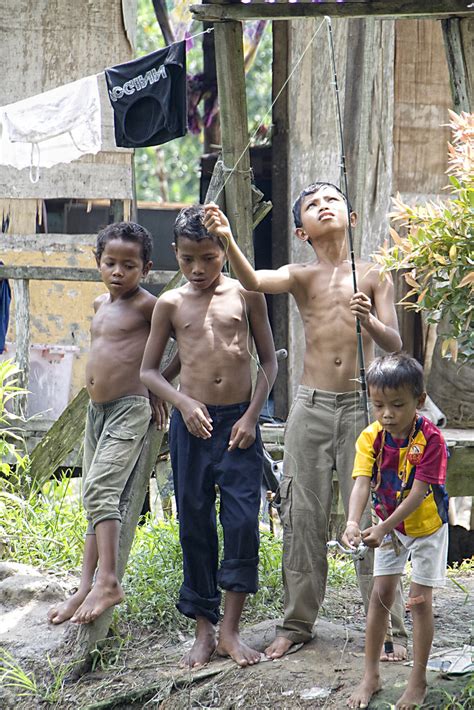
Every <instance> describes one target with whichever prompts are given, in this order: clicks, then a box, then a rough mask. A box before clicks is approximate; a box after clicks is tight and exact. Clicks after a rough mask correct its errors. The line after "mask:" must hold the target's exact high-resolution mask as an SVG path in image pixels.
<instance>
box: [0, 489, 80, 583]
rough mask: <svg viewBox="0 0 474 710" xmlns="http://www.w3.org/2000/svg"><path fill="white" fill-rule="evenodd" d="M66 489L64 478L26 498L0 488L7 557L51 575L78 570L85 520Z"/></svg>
mask: <svg viewBox="0 0 474 710" xmlns="http://www.w3.org/2000/svg"><path fill="white" fill-rule="evenodd" d="M69 489H70V479H69V478H68V477H66V476H65V477H63V478H62V480H61V481H51V482H50V483H48V484H47V485H46V486H45V487H44V488H43V489H42V490H41V491H36V490H34V489H32V490H31V491H30V493H29V494H28V496H27V497H21V496H19V495H15V494H14V493H12V492H10V491H9V490H6V489H3V490H2V489H0V521H1V522H0V538H1V540H2V542H3V546H4V548H5V549H6V550H8V557H10V558H11V559H13V560H15V561H16V562H21V563H23V564H30V565H33V566H35V567H40V568H42V569H45V570H50V571H54V572H61V571H63V572H66V571H69V570H74V569H77V568H80V565H81V560H82V546H83V541H84V533H85V530H86V520H85V517H84V514H83V511H82V509H81V505H80V502H79V501H78V500H77V497H76V496H71V495H70V492H69ZM4 556H5V555H4Z"/></svg>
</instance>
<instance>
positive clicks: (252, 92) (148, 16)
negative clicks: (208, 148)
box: [135, 0, 272, 203]
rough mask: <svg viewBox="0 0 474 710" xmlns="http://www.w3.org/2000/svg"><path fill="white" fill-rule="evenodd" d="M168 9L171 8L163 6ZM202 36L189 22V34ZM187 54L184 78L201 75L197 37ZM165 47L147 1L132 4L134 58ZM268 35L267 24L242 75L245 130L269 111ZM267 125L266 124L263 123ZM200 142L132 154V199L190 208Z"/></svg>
mask: <svg viewBox="0 0 474 710" xmlns="http://www.w3.org/2000/svg"><path fill="white" fill-rule="evenodd" d="M168 6H169V8H170V9H171V8H172V6H173V3H172V2H168ZM201 31H202V24H201V23H200V22H193V24H192V26H191V33H192V34H195V33H198V32H201ZM194 43H195V44H194V46H193V47H192V48H191V49H190V50H189V51H188V53H187V72H188V74H190V75H194V74H197V73H199V72H202V70H203V57H202V37H198V38H197V39H195V40H194ZM164 46H165V42H164V39H163V36H162V34H161V30H160V27H159V25H158V22H157V20H156V16H155V11H154V9H153V4H152V2H151V0H139V2H138V29H137V52H136V54H137V56H143V55H144V54H148V53H149V52H153V51H155V50H157V49H160V48H162V47H164ZM271 69H272V32H271V23H268V25H267V27H266V28H265V31H264V33H263V36H262V39H261V41H260V45H259V48H258V51H257V56H256V58H255V61H254V63H253V65H252V67H251V69H250V71H249V72H248V74H247V108H248V117H249V130H251V131H253V130H255V128H256V127H257V126H258V125H259V123H260V121H261V120H262V116H264V115H265V113H266V112H267V110H268V109H269V107H270V105H271V81H272V78H271ZM267 120H269V119H267ZM202 152H203V136H202V133H201V134H199V135H196V134H192V133H188V135H186V136H184V137H183V138H178V139H176V140H174V141H170V142H169V143H165V144H164V145H162V146H158V147H150V148H140V149H138V150H136V151H135V173H136V183H137V198H138V199H139V200H147V201H156V202H190V203H192V202H196V201H197V200H198V199H199V178H200V158H201V155H202Z"/></svg>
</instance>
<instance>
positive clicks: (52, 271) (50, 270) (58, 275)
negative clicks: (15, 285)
mask: <svg viewBox="0 0 474 710" xmlns="http://www.w3.org/2000/svg"><path fill="white" fill-rule="evenodd" d="M175 274H176V272H175V271H150V273H149V274H148V276H147V277H146V278H144V279H143V281H142V283H144V284H163V283H168V282H169V281H170V279H172V278H173V276H175ZM0 279H29V280H31V281H102V279H101V277H100V274H99V272H98V271H97V269H87V268H84V267H74V268H72V267H62V266H0Z"/></svg>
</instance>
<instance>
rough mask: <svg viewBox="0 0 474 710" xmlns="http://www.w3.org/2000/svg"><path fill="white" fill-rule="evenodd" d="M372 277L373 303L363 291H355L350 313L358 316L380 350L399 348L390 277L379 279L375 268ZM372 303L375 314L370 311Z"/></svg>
mask: <svg viewBox="0 0 474 710" xmlns="http://www.w3.org/2000/svg"><path fill="white" fill-rule="evenodd" d="M373 278H374V284H373V304H372V301H371V300H370V298H369V297H368V296H367V295H366V294H365V293H362V292H359V293H356V294H354V296H353V297H352V298H351V302H350V307H351V311H352V314H353V315H354V316H356V317H358V318H359V320H360V322H361V325H362V327H363V328H364V329H365V330H366V331H367V333H369V335H370V336H371V338H372V340H373V341H374V342H375V343H376V345H378V346H379V347H380V348H382V350H385V352H395V351H398V350H401V349H402V339H401V338H400V334H399V332H398V321H397V313H396V311H395V301H394V288H393V281H392V278H391V276H390V275H389V274H386V275H384V277H383V279H380V275H379V273H378V272H377V271H375V270H374V272H373ZM372 305H373V306H374V307H375V311H376V315H375V314H374V313H372Z"/></svg>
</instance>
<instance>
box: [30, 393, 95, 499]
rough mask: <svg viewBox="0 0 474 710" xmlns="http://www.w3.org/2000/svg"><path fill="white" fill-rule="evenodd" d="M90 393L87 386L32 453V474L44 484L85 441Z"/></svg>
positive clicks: (39, 482)
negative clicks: (83, 440)
mask: <svg viewBox="0 0 474 710" xmlns="http://www.w3.org/2000/svg"><path fill="white" fill-rule="evenodd" d="M88 402H89V395H88V393H87V390H86V388H85V387H83V388H82V389H81V390H80V391H79V392H78V393H77V395H76V396H75V397H74V399H73V400H72V401H71V402H70V403H69V404H68V406H67V407H66V409H65V410H64V412H63V413H62V414H61V416H60V417H59V419H58V420H57V421H56V422H55V423H54V424H53V426H52V427H51V429H50V430H49V431H48V433H47V434H46V435H45V436H44V437H43V438H42V439H41V441H40V442H39V444H37V445H36V446H35V448H34V449H33V451H32V452H31V468H30V474H31V476H32V478H33V479H34V480H35V481H36V482H37V483H38V485H39V486H41V485H42V484H43V483H44V482H45V481H47V480H48V479H49V478H51V476H52V475H53V474H54V472H55V471H56V469H58V468H59V466H61V464H64V463H65V462H66V459H67V457H68V456H69V454H70V453H71V452H72V451H73V450H74V449H75V448H76V446H78V445H80V444H81V443H82V439H83V437H84V429H85V424H86V410H87V405H88Z"/></svg>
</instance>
